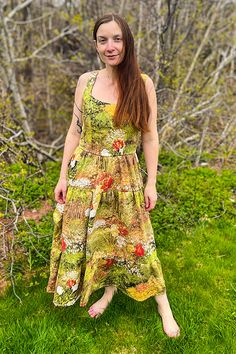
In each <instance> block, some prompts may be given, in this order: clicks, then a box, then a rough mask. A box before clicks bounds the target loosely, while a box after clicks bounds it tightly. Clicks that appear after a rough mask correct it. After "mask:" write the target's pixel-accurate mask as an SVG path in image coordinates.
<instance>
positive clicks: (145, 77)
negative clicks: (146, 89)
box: [141, 72, 151, 82]
mask: <svg viewBox="0 0 236 354" xmlns="http://www.w3.org/2000/svg"><path fill="white" fill-rule="evenodd" d="M141 77H142V78H143V80H144V82H146V81H147V80H148V79H149V80H151V78H150V76H149V75H148V74H145V73H143V72H141Z"/></svg>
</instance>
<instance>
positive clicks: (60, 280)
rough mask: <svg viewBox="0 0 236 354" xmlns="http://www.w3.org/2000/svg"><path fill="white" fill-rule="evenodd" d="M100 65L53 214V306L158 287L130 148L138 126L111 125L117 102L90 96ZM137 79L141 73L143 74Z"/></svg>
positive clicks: (141, 296) (161, 286) (138, 295)
mask: <svg viewBox="0 0 236 354" xmlns="http://www.w3.org/2000/svg"><path fill="white" fill-rule="evenodd" d="M97 74H98V71H95V72H92V73H91V76H90V79H89V80H88V83H87V86H86V88H85V90H84V94H83V106H82V111H83V129H82V134H81V138H80V143H79V146H78V147H77V148H76V149H75V151H74V154H73V156H72V157H71V159H70V162H69V165H68V173H67V181H68V188H67V194H66V201H65V204H57V205H56V208H55V210H54V213H53V221H54V232H53V239H52V248H51V255H50V275H49V280H48V284H47V288H46V291H47V292H48V293H54V296H53V304H54V305H55V306H70V305H73V304H74V303H75V302H76V301H77V300H78V299H79V298H80V306H85V305H86V304H87V303H88V300H89V297H90V295H91V294H92V293H93V292H94V291H96V290H98V289H100V288H102V287H105V286H110V285H113V286H116V287H117V288H118V289H119V290H120V291H122V292H123V293H125V294H126V295H128V296H130V297H131V298H133V299H135V300H138V301H143V300H146V299H147V298H149V297H151V296H154V295H158V294H161V293H164V291H165V282H164V279H163V274H162V269H161V264H160V261H159V259H158V257H157V253H156V244H155V239H154V233H153V228H152V225H151V221H150V216H149V212H148V211H146V210H145V201H144V185H143V180H142V175H141V169H140V165H139V161H138V157H137V154H136V149H137V146H138V144H139V142H140V137H141V134H140V131H139V130H138V129H136V128H135V127H133V126H132V125H131V124H127V125H125V126H124V127H122V128H115V127H114V126H113V121H112V116H113V114H114V111H115V104H110V103H106V102H102V101H100V100H98V99H96V98H94V97H93V96H92V88H93V85H94V82H95V80H96V76H97ZM142 77H143V79H144V80H145V79H146V78H147V75H145V74H142Z"/></svg>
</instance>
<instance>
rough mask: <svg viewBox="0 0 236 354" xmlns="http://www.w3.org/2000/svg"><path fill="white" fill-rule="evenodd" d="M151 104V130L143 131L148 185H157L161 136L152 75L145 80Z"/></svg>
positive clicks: (149, 124)
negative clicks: (158, 128) (159, 135)
mask: <svg viewBox="0 0 236 354" xmlns="http://www.w3.org/2000/svg"><path fill="white" fill-rule="evenodd" d="M145 86H146V92H147V95H148V99H149V105H150V110H151V112H150V116H149V122H148V127H149V130H150V131H149V132H145V133H142V146H143V152H144V158H145V163H146V166H147V174H148V178H147V185H154V186H155V185H156V175H157V164H158V154H159V137H158V132H157V98H156V91H155V87H154V84H153V81H152V79H151V78H150V77H148V78H147V79H146V82H145Z"/></svg>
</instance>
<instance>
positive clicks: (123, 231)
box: [118, 226, 129, 236]
mask: <svg viewBox="0 0 236 354" xmlns="http://www.w3.org/2000/svg"><path fill="white" fill-rule="evenodd" d="M118 230H119V233H120V235H122V236H127V235H128V233H129V231H128V229H127V228H126V227H124V226H119V227H118Z"/></svg>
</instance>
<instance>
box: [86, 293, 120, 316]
mask: <svg viewBox="0 0 236 354" xmlns="http://www.w3.org/2000/svg"><path fill="white" fill-rule="evenodd" d="M115 292H117V289H116V288H115V287H113V286H109V287H106V288H105V292H104V294H103V296H102V297H101V299H99V300H98V301H96V302H95V303H94V304H93V305H92V306H90V308H89V310H88V313H89V315H90V317H96V318H97V317H99V316H101V315H102V314H103V312H104V311H105V310H106V308H107V306H108V305H109V303H110V302H111V300H112V298H113V295H114V293H115Z"/></svg>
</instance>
